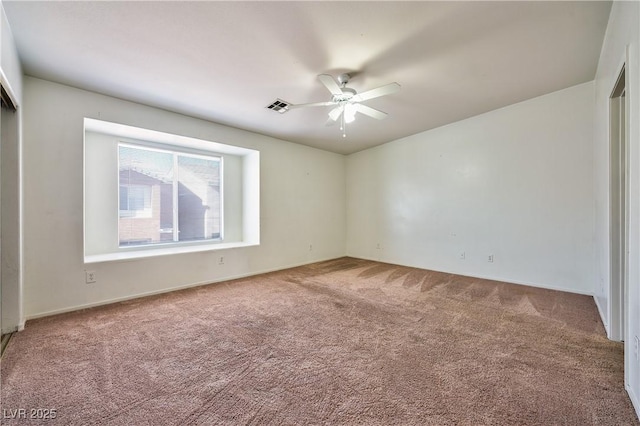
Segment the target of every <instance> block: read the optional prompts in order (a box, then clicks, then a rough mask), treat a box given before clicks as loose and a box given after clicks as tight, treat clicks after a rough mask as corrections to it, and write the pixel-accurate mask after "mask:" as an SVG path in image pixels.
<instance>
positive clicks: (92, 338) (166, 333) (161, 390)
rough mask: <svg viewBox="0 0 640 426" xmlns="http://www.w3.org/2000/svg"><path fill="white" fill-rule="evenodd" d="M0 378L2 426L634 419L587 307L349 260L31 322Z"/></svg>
mask: <svg viewBox="0 0 640 426" xmlns="http://www.w3.org/2000/svg"><path fill="white" fill-rule="evenodd" d="M1 374H2V378H1V384H2V389H1V398H2V399H1V404H2V409H3V415H2V417H3V418H2V424H56V425H58V424H59V425H215V424H252V425H253V424H256V425H257V424H260V425H263V424H268V425H271V424H273V425H276V424H277V425H300V424H304V425H317V424H366V425H393V424H398V425H638V424H640V422H638V419H637V417H636V415H635V412H634V411H633V408H632V405H631V402H630V401H629V398H628V396H627V394H626V392H625V390H624V386H623V346H622V344H620V343H616V342H611V341H609V340H608V339H607V338H606V336H605V333H604V329H603V326H602V324H601V322H600V319H599V316H598V313H597V310H596V307H595V305H594V302H593V299H592V298H591V297H588V296H583V295H576V294H570V293H564V292H558V291H551V290H544V289H538V288H532V287H527V286H520V285H514V284H507V283H502V282H495V281H488V280H481V279H476V278H468V277H461V276H457V275H452V274H446V273H438V272H433V271H427V270H422V269H415V268H408V267H402V266H396V265H390V264H384V263H378V262H371V261H365V260H359V259H353V258H341V259H336V260H332V261H327V262H321V263H316V264H311V265H308V266H303V267H298V268H293V269H287V270H283V271H279V272H274V273H269V274H263V275H259V276H254V277H249V278H245V279H238V280H234V281H228V282H222V283H216V284H211V285H207V286H201V287H196V288H191V289H187V290H182V291H176V292H172V293H166V294H162V295H158V296H152V297H146V298H141V299H135V300H131V301H126V302H120V303H116V304H112V305H108V306H103V307H98V308H92V309H87V310H83V311H77V312H72V313H68V314H63V315H57V316H52V317H47V318H42V319H38V320H33V321H29V322H28V323H27V325H26V327H25V330H24V331H22V332H20V333H17V334H16V335H14V337H13V339H12V340H11V343H10V345H9V347H8V348H7V350H6V353H5V356H4V358H3V359H2V361H1ZM19 409H24V410H25V417H27V418H15V417H17V416H16V414H15V413H19V412H18V411H13V410H19ZM38 409H40V410H42V411H40V412H38V411H36V410H38ZM44 410H54V411H48V413H49V417H51V413H53V414H54V415H53V417H54V418H52V419H51V418H50V419H48V420H38V419H29V417H31V416H32V415H33V416H38V415H40V416H41V417H43V416H44V414H45V411H44ZM11 416H13V417H14V418H11Z"/></svg>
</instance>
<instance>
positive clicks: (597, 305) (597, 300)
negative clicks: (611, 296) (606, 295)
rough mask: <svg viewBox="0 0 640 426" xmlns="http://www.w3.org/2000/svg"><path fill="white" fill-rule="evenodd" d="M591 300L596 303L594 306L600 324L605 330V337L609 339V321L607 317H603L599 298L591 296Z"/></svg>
mask: <svg viewBox="0 0 640 426" xmlns="http://www.w3.org/2000/svg"><path fill="white" fill-rule="evenodd" d="M593 301H594V302H595V304H596V308H598V314H599V315H600V320H602V324H603V325H604V329H605V331H606V332H607V337H608V338H609V339H611V333H610V331H609V321H608V318H605V316H604V314H603V313H602V312H603V311H602V306H601V305H600V299H598V297H596V296H593Z"/></svg>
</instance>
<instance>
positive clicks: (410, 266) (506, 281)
mask: <svg viewBox="0 0 640 426" xmlns="http://www.w3.org/2000/svg"><path fill="white" fill-rule="evenodd" d="M347 256H348V257H354V258H357V259H364V260H372V261H374V262H381V263H388V264H391V265H399V266H406V267H409V268H418V269H426V270H429V271H435V272H442V273H444V274H453V275H460V276H461V277H469V278H478V279H481V280H490V281H501V282H505V283H508V284H518V285H526V286H529V287H537V288H544V289H546V290H555V291H564V292H565V293H574V294H582V295H584V296H594V293H593V292H588V291H579V290H574V289H568V288H563V287H558V286H553V285H547V284H540V283H533V282H527V281H520V280H513V279H509V278H504V277H497V276H488V275H480V274H474V275H471V274H461V273H459V272H452V271H445V270H442V269H435V268H431V267H428V266H420V265H409V264H402V263H395V262H392V261H388V260H384V259H379V258H378V259H375V258H369V257H364V256H355V255H350V254H347Z"/></svg>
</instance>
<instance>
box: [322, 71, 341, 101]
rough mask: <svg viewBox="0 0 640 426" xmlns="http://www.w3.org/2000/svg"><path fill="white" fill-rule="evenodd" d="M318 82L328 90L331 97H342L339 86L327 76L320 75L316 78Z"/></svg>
mask: <svg viewBox="0 0 640 426" xmlns="http://www.w3.org/2000/svg"><path fill="white" fill-rule="evenodd" d="M318 80H320V82H321V83H322V84H324V86H325V87H326V88H327V89H329V91H330V92H331V94H332V95H334V96H341V95H342V89H341V88H340V86H338V83H337V82H336V81H335V80H334V79H333V77H332V76H330V75H329V74H320V75H319V76H318Z"/></svg>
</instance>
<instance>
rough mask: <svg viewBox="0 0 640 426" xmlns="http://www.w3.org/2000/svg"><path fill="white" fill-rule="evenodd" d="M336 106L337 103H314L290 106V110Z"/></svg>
mask: <svg viewBox="0 0 640 426" xmlns="http://www.w3.org/2000/svg"><path fill="white" fill-rule="evenodd" d="M330 105H335V102H330V101H329V102H314V103H311V104H297V105H296V104H289V109H293V108H302V107H319V106H330Z"/></svg>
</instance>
